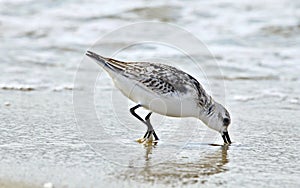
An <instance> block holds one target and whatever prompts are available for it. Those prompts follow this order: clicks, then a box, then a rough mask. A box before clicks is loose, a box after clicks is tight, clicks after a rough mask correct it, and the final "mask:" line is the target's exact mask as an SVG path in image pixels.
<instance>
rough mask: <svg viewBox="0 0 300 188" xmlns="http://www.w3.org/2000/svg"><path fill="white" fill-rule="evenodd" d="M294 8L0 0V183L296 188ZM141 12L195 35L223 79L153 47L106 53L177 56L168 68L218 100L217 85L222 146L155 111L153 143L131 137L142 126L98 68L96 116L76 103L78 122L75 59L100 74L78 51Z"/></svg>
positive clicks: (299, 171) (299, 98) (192, 124)
mask: <svg viewBox="0 0 300 188" xmlns="http://www.w3.org/2000/svg"><path fill="white" fill-rule="evenodd" d="M99 4H100V5H101V6H99ZM283 7H284V8H283ZM299 9H300V4H299V2H297V1H292V0H290V1H270V2H264V3H263V2H260V1H248V2H243V3H241V2H240V3H238V2H235V3H233V2H230V1H222V2H221V1H209V2H198V1H188V2H186V1H185V2H181V1H174V2H172V4H170V3H169V2H160V1H157V2H151V3H149V2H148V1H139V2H138V3H128V4H121V3H118V4H114V3H107V2H100V1H89V2H82V1H64V2H59V1H40V2H37V1H34V2H33V1H30V0H28V1H17V0H14V1H1V2H0V69H1V70H2V71H1V76H0V120H1V123H0V148H1V149H0V167H1V168H0V179H7V180H9V181H21V182H28V183H29V184H36V185H43V183H45V182H52V183H53V184H54V186H55V187H64V186H67V187H99V186H103V187H104V186H109V187H111V186H118V187H120V186H122V187H142V186H143V187H144V186H150V185H154V186H156V187H165V186H174V187H175V186H187V187H199V186H207V187H215V186H226V187H237V186H243V187H254V186H259V187H299V185H300V181H299V178H298V177H299V175H300V167H299V165H298V161H299V156H300V152H299V141H300V139H299V135H298V133H299V132H300V128H299V124H300V118H299V117H300V115H299V110H300V95H299V94H300V88H299V84H300V80H299V71H300V64H299V62H298V61H299V59H300V54H299V50H300V27H299V24H300V22H299V20H300V15H299V12H300V11H299ZM149 20H150V21H163V22H170V23H173V24H177V25H178V26H180V27H182V28H184V29H186V30H188V31H189V32H191V33H192V34H194V35H195V36H197V37H198V38H199V39H200V40H202V41H203V42H205V44H206V45H207V46H208V48H209V50H210V51H211V52H212V54H213V55H214V57H215V58H216V60H217V62H218V64H219V67H220V69H221V71H222V72H223V75H220V74H218V73H217V72H214V71H210V72H205V74H206V76H207V77H208V79H209V81H210V82H207V80H206V79H204V77H202V76H203V75H202V74H201V73H197V72H195V71H194V72H193V70H195V67H194V66H195V65H194V64H189V66H187V64H188V62H189V60H187V59H186V57H185V56H183V55H182V54H180V53H178V51H174V49H171V48H168V47H166V46H161V45H157V44H156V45H151V44H150V45H140V46H137V47H131V48H129V49H126V50H124V51H121V52H120V53H119V54H117V55H116V56H117V57H118V58H120V59H123V58H124V59H128V60H141V59H142V60H145V59H162V60H167V61H168V60H169V61H168V62H170V59H172V60H175V62H178V63H174V64H173V65H174V66H178V67H180V68H182V69H184V70H186V71H187V72H190V73H191V74H193V75H194V76H195V77H197V79H199V80H200V81H201V83H202V84H203V85H204V87H205V88H207V89H208V90H209V91H211V92H212V93H213V96H214V97H215V98H216V99H220V100H222V96H221V95H220V94H219V93H217V92H216V93H214V91H217V89H216V87H217V86H218V85H214V84H219V83H223V81H224V84H225V89H226V95H225V97H226V98H225V99H226V100H225V101H223V102H224V103H225V104H226V106H227V107H228V109H229V111H230V114H231V116H232V125H231V126H230V129H229V130H230V135H231V138H232V140H233V144H232V145H230V146H221V145H220V144H222V140H221V138H220V136H219V135H218V134H217V133H215V132H213V131H210V130H209V129H208V128H206V127H205V126H204V125H202V123H201V122H200V121H198V120H196V119H193V118H185V119H176V118H165V117H162V116H159V115H156V114H154V115H153V119H152V121H153V124H154V127H155V129H156V132H157V134H158V136H159V137H160V139H161V140H160V141H159V143H158V144H157V145H155V146H152V145H148V146H145V145H141V144H138V143H136V142H134V140H135V139H136V138H138V137H140V136H142V135H143V133H144V131H145V127H144V125H142V124H141V123H139V122H138V120H136V119H134V118H133V117H131V116H130V114H129V112H128V108H129V107H130V106H133V105H134V103H132V102H130V101H128V100H127V99H126V98H125V97H123V96H122V94H121V93H120V92H118V91H117V90H116V89H115V88H114V87H113V84H112V82H111V80H110V79H109V77H108V76H107V75H106V74H99V78H98V79H97V81H96V83H95V85H94V86H95V87H93V88H95V90H94V92H95V93H94V94H95V95H94V96H93V99H94V102H95V106H93V107H94V112H95V114H96V116H97V117H98V119H95V118H94V116H92V114H91V112H90V109H89V108H86V107H85V106H83V107H82V111H80V113H82V114H80V115H82V116H84V118H86V119H85V120H86V121H85V122H84V123H83V124H80V122H78V121H79V120H78V114H76V109H74V98H73V93H74V92H76V91H77V92H78V94H80V93H81V92H84V91H85V89H86V87H88V86H83V87H79V88H76V87H75V86H74V80H75V76H76V72H77V68H78V66H79V64H80V62H81V60H83V62H82V63H86V64H88V65H87V68H86V69H85V70H83V71H85V75H95V74H98V73H102V72H101V70H100V68H98V67H97V65H96V64H94V63H93V62H92V61H89V60H87V59H84V58H83V57H84V53H85V51H86V50H87V49H88V48H89V47H90V46H92V44H94V42H95V41H96V40H97V39H99V38H100V37H101V36H103V35H104V34H106V33H108V32H110V31H112V30H115V29H117V28H119V27H120V26H125V25H126V24H131V23H135V22H140V21H149ZM151 32H154V34H155V30H154V31H151ZM157 35H158V36H160V33H157ZM121 39H123V40H124V41H125V40H126V36H123V38H122V36H120V40H121ZM123 40H121V41H118V40H116V39H111V40H107V41H105V43H103V44H101V45H102V46H100V47H99V48H103V46H104V47H105V48H107V49H110V48H115V47H116V46H118V45H121V43H122V42H124V41H123ZM183 62H187V63H183ZM210 62H211V59H210V58H209V57H206V56H204V57H203V61H202V62H200V63H199V65H200V66H201V67H204V69H205V70H214V69H215V68H216V67H215V65H214V64H211V63H210ZM82 79H86V80H87V81H89V77H85V78H82ZM75 102H76V101H75ZM87 106H88V105H87ZM139 113H141V114H146V111H143V110H141V111H139ZM79 125H85V127H82V126H79ZM0 184H1V183H0Z"/></svg>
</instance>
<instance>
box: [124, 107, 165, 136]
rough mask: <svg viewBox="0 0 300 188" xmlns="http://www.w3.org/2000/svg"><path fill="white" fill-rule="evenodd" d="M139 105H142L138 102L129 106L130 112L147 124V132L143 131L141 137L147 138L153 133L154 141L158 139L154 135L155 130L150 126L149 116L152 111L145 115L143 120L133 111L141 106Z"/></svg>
mask: <svg viewBox="0 0 300 188" xmlns="http://www.w3.org/2000/svg"><path fill="white" fill-rule="evenodd" d="M141 106H142V105H140V104H138V105H136V106H134V107H132V108H130V113H131V114H132V115H133V116H134V117H136V118H137V119H138V120H140V121H141V122H143V123H144V124H146V125H147V127H148V130H147V132H146V133H145V135H144V137H143V138H144V139H146V138H147V139H148V138H150V136H151V135H152V134H153V136H154V139H155V141H157V140H159V139H158V136H157V135H156V133H155V131H154V130H153V127H152V125H151V123H150V116H151V114H152V112H150V113H149V114H148V115H147V116H146V117H145V120H143V118H141V117H140V116H139V115H137V114H136V113H135V110H136V109H138V108H139V107H141Z"/></svg>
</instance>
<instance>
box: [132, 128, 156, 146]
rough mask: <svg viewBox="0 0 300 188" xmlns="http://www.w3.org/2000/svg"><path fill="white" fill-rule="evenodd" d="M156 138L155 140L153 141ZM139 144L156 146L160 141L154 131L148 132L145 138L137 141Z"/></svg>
mask: <svg viewBox="0 0 300 188" xmlns="http://www.w3.org/2000/svg"><path fill="white" fill-rule="evenodd" d="M153 137H154V139H153ZM136 141H137V142H138V143H140V144H146V145H149V144H153V143H154V144H156V143H157V142H158V139H156V137H155V136H154V131H147V132H146V134H145V135H144V137H142V138H139V139H137V140H136Z"/></svg>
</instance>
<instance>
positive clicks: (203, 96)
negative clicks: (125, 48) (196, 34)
mask: <svg viewBox="0 0 300 188" xmlns="http://www.w3.org/2000/svg"><path fill="white" fill-rule="evenodd" d="M86 55H87V56H88V57H90V58H91V59H93V60H94V61H95V62H96V63H97V64H98V65H100V66H101V67H102V68H103V69H104V70H105V71H106V72H107V73H108V75H109V76H110V77H111V78H112V80H113V82H114V85H115V86H116V87H117V88H118V89H119V90H120V91H121V93H123V94H124V95H125V96H126V97H128V98H129V99H130V100H132V101H133V102H135V103H136V105H135V106H133V107H132V108H130V110H129V111H130V113H131V114H132V115H133V116H134V117H135V118H137V119H138V120H140V121H141V122H142V123H144V124H145V125H146V126H147V131H146V133H145V134H144V136H143V137H141V138H140V139H138V140H137V141H138V142H140V143H144V142H152V141H153V142H158V140H159V138H158V136H157V134H156V132H155V130H154V129H153V126H152V124H151V122H150V116H151V115H152V113H153V112H154V113H157V114H160V115H164V116H169V117H194V118H197V119H199V120H201V121H202V122H203V123H204V124H205V125H207V126H208V127H209V128H211V129H213V130H215V131H217V132H219V133H220V134H221V137H222V138H223V141H224V144H227V145H228V144H231V140H230V137H229V133H228V127H229V125H230V123H231V118H230V115H229V112H228V111H227V109H226V108H225V107H224V106H223V105H222V104H220V103H218V102H217V101H215V100H214V99H213V98H212V97H211V96H210V95H209V94H207V92H206V91H205V89H204V88H203V86H202V85H201V84H200V83H199V82H198V81H197V80H196V79H195V78H194V77H193V76H191V75H190V74H188V73H186V72H184V71H182V70H180V69H178V68H176V67H173V66H170V65H165V64H162V63H154V62H127V61H126V62H123V61H119V60H116V59H113V58H107V57H103V56H101V55H99V54H97V53H95V52H92V51H89V50H88V51H87V52H86ZM155 101H156V102H155ZM157 101H159V102H157ZM140 107H143V108H144V109H146V110H149V113H148V114H147V115H146V117H145V118H144V119H143V118H142V117H141V116H139V115H138V114H137V113H136V112H135V110H136V109H138V108H140ZM153 137H154V138H153Z"/></svg>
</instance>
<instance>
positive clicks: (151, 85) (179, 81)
mask: <svg viewBox="0 0 300 188" xmlns="http://www.w3.org/2000/svg"><path fill="white" fill-rule="evenodd" d="M108 61H109V64H110V65H111V66H114V67H116V69H117V70H119V71H120V73H121V74H122V75H123V76H125V77H128V78H130V79H133V80H136V81H137V83H138V84H139V85H140V86H142V87H144V88H146V89H149V90H150V91H153V92H155V93H156V94H158V95H163V96H170V95H177V96H179V97H184V96H188V97H191V96H193V97H194V98H197V99H199V100H200V101H199V102H200V103H206V98H207V94H206V92H205V90H204V89H203V87H202V86H201V84H200V83H199V82H198V81H197V80H196V79H195V78H193V77H192V76H191V75H189V74H187V73H185V72H183V71H181V70H179V69H177V68H175V67H172V66H168V65H164V64H159V63H149V62H121V61H117V60H114V59H108Z"/></svg>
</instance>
